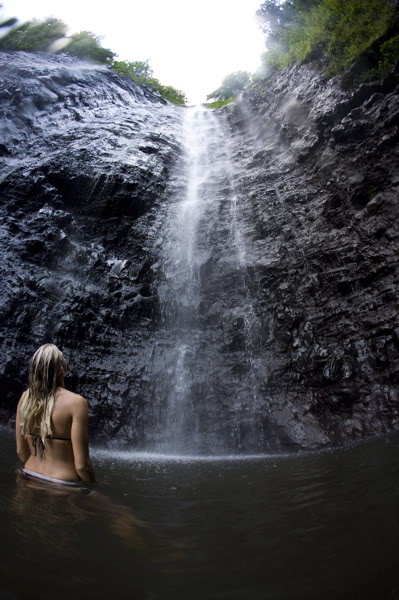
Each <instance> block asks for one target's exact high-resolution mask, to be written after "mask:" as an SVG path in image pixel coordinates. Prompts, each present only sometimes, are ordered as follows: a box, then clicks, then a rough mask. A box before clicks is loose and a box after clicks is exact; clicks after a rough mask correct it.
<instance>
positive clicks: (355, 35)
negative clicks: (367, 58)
mask: <svg viewBox="0 0 399 600" xmlns="http://www.w3.org/2000/svg"><path fill="white" fill-rule="evenodd" d="M257 16H258V19H259V22H260V25H261V27H262V29H263V31H264V32H265V35H266V46H267V47H268V52H266V54H265V62H266V64H268V65H271V66H272V67H277V68H284V67H286V66H288V65H290V64H293V63H295V62H301V61H303V60H305V59H306V58H308V57H310V56H313V55H318V56H323V57H324V59H325V61H326V64H327V74H328V75H334V74H336V73H339V72H342V71H344V70H345V69H347V68H348V67H349V66H350V65H351V64H352V63H353V62H354V61H355V60H356V59H357V58H358V57H359V56H361V55H362V54H363V53H364V52H366V51H367V50H368V49H369V48H370V47H371V46H372V45H374V44H375V43H378V40H381V44H382V43H383V42H385V41H386V40H385V37H384V36H386V35H388V33H389V31H391V30H394V29H395V25H396V27H397V24H398V13H397V10H396V1H395V0H265V1H264V2H263V3H262V5H261V7H260V9H259V10H258V12H257ZM394 33H396V34H397V33H398V31H396V32H394ZM394 45H395V44H394V43H393V46H394ZM382 50H384V49H383V48H382V46H381V51H382ZM388 55H389V56H390V58H391V61H392V60H393V57H394V55H395V52H394V51H393V50H392V48H391V49H389V48H388V49H387V48H386V47H385V58H384V56H383V55H381V56H380V58H381V60H385V62H384V65H385V68H388V69H389V68H391V67H392V62H391V63H389V58H387V57H388ZM395 56H396V55H395ZM396 60H397V59H396ZM388 63H389V65H388ZM379 68H380V71H381V69H382V66H381V65H380V67H379ZM381 72H382V71H381Z"/></svg>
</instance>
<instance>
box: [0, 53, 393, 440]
mask: <svg viewBox="0 0 399 600" xmlns="http://www.w3.org/2000/svg"><path fill="white" fill-rule="evenodd" d="M0 63H1V76H0V77H1V79H0V115H1V132H2V136H1V144H0V156H1V157H2V160H1V180H0V192H1V194H0V215H1V221H0V223H1V225H0V236H1V242H2V243H1V261H2V272H3V279H2V282H3V285H2V291H1V294H0V311H1V317H2V318H1V321H0V336H1V340H0V385H1V390H2V402H1V404H0V420H1V422H3V423H7V422H10V423H11V422H12V420H13V417H14V414H15V406H16V401H17V399H18V397H19V394H20V393H21V392H22V390H23V389H24V387H25V385H26V380H27V364H28V360H29V358H30V356H31V355H32V353H33V352H34V350H35V349H36V348H37V347H38V346H39V345H41V344H43V343H45V342H48V341H53V342H54V343H56V344H57V345H59V346H60V347H61V348H62V349H63V350H64V352H65V355H66V356H67V359H68V362H69V365H70V368H69V373H70V375H69V377H68V380H67V385H68V386H70V387H71V388H72V389H74V390H76V391H78V392H80V393H82V394H84V395H85V396H86V397H87V398H89V400H90V402H91V419H90V422H91V427H92V433H93V434H96V436H97V437H99V438H101V439H107V440H114V441H115V442H116V443H118V444H119V443H122V441H126V442H127V443H128V445H129V447H132V446H135V447H137V446H138V445H142V446H145V445H146V444H147V445H148V444H149V443H151V442H152V441H154V439H155V441H156V440H157V439H158V438H160V439H161V438H162V435H163V431H162V428H163V427H164V423H165V420H164V419H162V418H160V415H162V413H163V412H164V410H165V407H164V406H162V398H161V395H162V390H159V389H158V388H157V385H158V383H159V382H162V377H165V369H167V368H170V369H171V371H173V368H175V365H173V364H168V362H167V360H165V356H166V359H167V357H168V356H169V360H170V362H171V363H173V362H175V358H174V357H175V355H174V354H173V352H172V350H173V345H174V339H173V338H171V337H170V339H167V338H165V336H164V335H163V332H162V327H163V325H162V307H161V306H160V298H162V293H164V292H165V290H164V287H165V285H166V284H165V274H164V273H162V265H161V263H162V261H161V260H160V257H161V256H162V248H163V247H164V246H165V244H166V243H167V240H166V239H165V235H166V229H165V224H166V223H167V221H168V214H169V212H168V211H169V206H170V205H171V203H173V202H175V201H176V200H177V199H178V197H179V194H180V196H181V195H182V194H183V193H184V191H182V190H183V188H184V185H185V184H184V181H183V179H184V178H183V177H182V174H181V169H180V175H179V176H178V175H177V172H178V169H177V170H176V164H179V161H180V159H181V136H182V127H181V122H182V116H183V113H184V111H182V110H181V109H178V108H176V107H172V106H170V105H169V104H165V102H164V101H163V100H162V99H161V98H160V97H159V96H158V95H157V94H155V93H153V92H151V91H149V90H143V89H141V88H139V87H137V86H135V85H134V84H133V83H131V82H129V81H128V80H125V79H121V78H119V77H118V76H117V75H115V74H114V73H112V72H110V71H109V70H107V69H106V68H103V67H95V66H91V65H89V64H87V63H84V62H81V61H79V60H78V59H74V58H70V57H69V58H68V57H67V56H56V57H52V56H49V55H46V54H43V55H41V54H37V55H33V54H25V53H23V52H20V53H12V54H4V53H0ZM398 85H399V79H398V75H397V74H393V75H391V76H390V77H389V78H387V79H386V80H384V81H381V82H376V83H371V84H363V85H360V86H357V87H352V88H350V87H348V85H344V83H343V82H342V81H341V80H340V79H333V80H330V81H328V82H327V81H325V80H324V79H323V77H322V76H321V75H320V72H319V70H318V69H317V66H312V65H304V66H302V67H295V68H291V69H289V70H287V71H285V72H284V73H280V74H277V75H273V76H272V77H271V78H270V79H269V80H267V81H266V82H260V83H259V85H258V87H257V89H255V90H253V91H251V92H249V93H248V94H247V95H245V96H244V98H243V99H242V100H241V101H240V102H237V103H236V104H234V105H231V106H228V107H226V108H225V109H222V110H220V111H215V113H214V114H215V118H217V119H218V121H219V124H220V127H221V129H222V130H223V132H224V136H225V137H223V136H222V137H221V138H220V139H221V140H223V141H222V142H221V143H220V145H221V146H223V147H222V148H221V149H219V150H220V151H219V154H226V160H227V161H228V162H229V164H230V167H229V168H228V169H227V170H226V173H224V171H223V169H221V170H220V172H219V174H218V177H217V178H216V179H215V181H214V182H213V181H212V178H211V179H210V180H209V181H208V184H207V185H208V188H207V189H208V191H209V190H210V191H209V193H211V194H212V195H213V196H212V201H210V202H208V204H207V205H208V206H209V210H211V211H212V210H216V209H215V208H214V207H216V206H219V207H220V212H219V213H218V214H217V215H214V216H213V222H212V223H213V225H212V227H210V224H209V220H207V218H202V219H201V220H200V222H199V225H198V238H197V241H198V240H199V251H200V255H201V256H203V259H201V260H202V263H201V265H200V269H199V273H200V281H199V287H200V292H199V293H200V298H199V302H198V323H199V325H200V328H201V330H200V333H199V335H200V337H201V336H202V337H201V339H200V343H198V344H197V346H195V344H194V346H190V347H196V348H197V349H198V352H197V353H193V354H191V353H190V352H188V353H187V357H186V358H185V360H186V361H187V364H188V368H189V370H190V373H191V374H193V373H194V374H195V376H193V377H192V380H191V394H192V396H191V400H192V403H193V406H194V409H195V419H196V420H195V422H193V430H195V431H196V432H197V433H199V437H200V438H201V439H205V436H206V435H207V434H209V433H212V434H214V435H215V437H216V438H217V437H218V436H219V438H220V439H221V440H223V444H224V446H223V444H221V447H220V448H217V449H216V450H217V451H219V450H220V451H223V450H226V449H228V450H237V449H239V450H241V451H252V450H259V449H261V448H260V447H259V445H258V446H256V445H254V444H253V443H252V445H251V438H253V437H254V436H258V438H259V439H262V440H263V442H262V443H263V444H264V446H263V447H264V448H268V449H271V450H273V449H275V450H277V449H287V448H293V447H294V448H298V447H305V448H317V447H321V446H324V445H329V444H340V443H343V442H345V441H349V440H353V439H359V438H362V437H366V436H369V435H375V434H380V433H382V432H384V431H388V430H390V429H392V428H395V427H397V426H398V425H399V408H398V406H399V404H398V391H397V385H396V384H397V380H398V374H399V330H398V322H397V313H398V304H397V289H398V283H397V282H398V279H397V255H398V246H399V241H398V235H399V232H398V228H399V225H398V218H397V217H398V210H399V209H398V202H397V196H398V194H397V187H398V185H399V175H398V173H399V169H398V150H397V141H398V137H399V134H398V128H399V117H398V115H399V101H398V98H399V96H398V89H399V88H398ZM212 143H213V146H217V145H218V143H217V139H216V138H215V139H214V140H213V142H212ZM215 156H217V153H216V154H215ZM179 177H180V179H179ZM226 177H227V179H228V181H227V180H226ZM171 190H172V191H173V194H174V198H171ZM179 190H180V191H179ZM233 192H234V193H233ZM232 196H234V197H235V198H236V202H237V206H236V208H234V215H235V216H234V219H235V223H236V225H235V226H236V227H237V232H238V233H239V236H240V240H241V241H242V257H241V259H240V260H241V262H242V264H239V262H240V261H238V260H237V248H235V250H234V251H232V248H231V247H230V245H231V244H232V242H231V240H232V214H233V213H232V212H231V197H232ZM216 199H217V202H216V201H215V202H214V201H213V200H216ZM229 199H230V200H229ZM208 200H209V198H208ZM204 214H205V213H204ZM205 216H206V215H205ZM233 233H234V232H233ZM234 236H236V234H235V233H234ZM234 236H233V237H234ZM201 240H202V242H201ZM240 243H241V242H240ZM201 244H202V246H201ZM238 246H240V244H238ZM238 249H239V248H238ZM244 255H245V256H244ZM183 287H184V286H183ZM162 290H163V291H162ZM163 344H164V346H165V347H163ZM165 348H166V350H165ZM169 350H170V352H169ZM202 352H203V354H201V353H202ZM160 356H162V358H160ZM201 356H203V358H202V359H201ZM210 381H212V386H211V385H210ZM233 397H234V399H235V400H234V401H233V400H232V398H233ZM254 399H256V402H255V400H254ZM151 436H152V437H151ZM157 436H158V438H157ZM204 448H205V447H204ZM205 450H206V451H210V450H212V448H205ZM205 450H204V451H205ZM213 450H215V448H213ZM216 450H215V451H216Z"/></svg>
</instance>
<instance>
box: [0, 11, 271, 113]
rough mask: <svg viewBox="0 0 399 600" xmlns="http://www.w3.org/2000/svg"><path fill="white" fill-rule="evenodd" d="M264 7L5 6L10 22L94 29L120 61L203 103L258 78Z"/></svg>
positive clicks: (262, 44)
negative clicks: (237, 77)
mask: <svg viewBox="0 0 399 600" xmlns="http://www.w3.org/2000/svg"><path fill="white" fill-rule="evenodd" d="M261 2H262V0H113V1H112V2H109V1H104V0H63V1H61V0H12V1H10V0H3V12H5V13H6V16H16V17H18V18H20V19H32V18H38V19H41V18H44V17H49V16H55V17H58V18H60V19H62V20H63V21H64V22H65V23H66V24H67V25H69V26H70V31H69V33H74V32H76V31H82V30H88V31H92V32H93V33H95V34H96V35H99V36H103V39H102V44H103V46H105V47H106V48H111V50H113V51H114V52H116V53H117V54H118V57H119V58H120V59H121V60H146V59H149V60H150V64H151V66H152V68H153V70H154V76H155V77H157V78H158V79H159V80H160V81H161V83H163V84H165V85H173V86H175V87H177V88H179V89H181V90H183V91H184V92H185V94H186V95H187V97H188V99H189V102H191V103H193V104H195V103H200V102H204V101H205V99H206V95H207V94H209V93H210V92H212V91H213V90H214V89H216V88H217V87H218V86H219V85H220V84H221V81H222V79H223V77H224V76H225V75H228V74H229V73H231V72H233V71H238V70H247V71H251V72H254V71H255V70H256V69H257V67H258V66H259V64H260V55H261V54H262V52H263V51H264V41H263V35H262V33H261V31H260V30H259V28H258V26H257V24H256V21H255V12H256V10H257V9H258V8H259V6H260V4H261Z"/></svg>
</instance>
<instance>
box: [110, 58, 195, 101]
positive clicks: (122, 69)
mask: <svg viewBox="0 0 399 600" xmlns="http://www.w3.org/2000/svg"><path fill="white" fill-rule="evenodd" d="M111 67H112V69H113V70H114V71H115V72H116V73H118V75H121V76H122V77H130V79H132V80H133V81H134V82H136V83H139V84H140V85H148V86H150V87H151V88H153V89H154V90H156V91H157V92H159V93H160V94H161V96H163V97H164V98H166V100H169V102H172V103H173V104H177V105H178V106H184V105H185V104H187V98H186V96H185V94H184V92H182V91H180V90H177V89H176V88H174V87H172V86H171V85H162V83H161V82H160V81H159V79H156V78H155V77H154V76H153V70H152V68H151V66H150V64H149V61H148V60H145V61H140V60H135V61H124V60H115V61H114V62H113V63H112V65H111Z"/></svg>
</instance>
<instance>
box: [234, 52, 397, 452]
mask: <svg viewBox="0 0 399 600" xmlns="http://www.w3.org/2000/svg"><path fill="white" fill-rule="evenodd" d="M228 118H229V121H230V126H231V131H232V135H233V136H234V141H235V161H236V164H237V173H239V174H240V175H239V182H238V185H239V189H240V195H241V197H242V198H245V201H243V202H242V218H243V221H244V222H245V225H246V229H247V232H248V234H247V235H248V236H249V238H250V239H251V240H252V249H253V265H252V266H253V274H254V277H253V281H254V284H253V285H254V294H256V295H257V297H258V299H259V302H258V303H257V312H258V315H259V318H260V320H261V321H262V322H263V323H264V335H263V341H262V344H261V346H262V349H261V352H262V354H263V356H264V358H265V359H266V362H267V363H268V364H269V369H268V372H267V374H266V376H265V378H264V384H263V391H264V394H265V397H269V398H271V402H270V410H269V414H270V417H271V418H272V419H274V420H276V422H277V423H278V424H280V425H282V426H284V427H285V428H286V429H287V431H288V432H289V436H290V438H291V439H293V440H295V441H297V442H298V443H299V444H300V445H306V446H309V445H318V444H322V443H334V444H335V443H338V444H339V443H342V442H343V441H345V440H352V439H359V438H362V437H364V436H369V435H375V434H380V433H382V432H385V431H388V430H390V429H392V428H395V427H397V426H398V424H399V404H398V388H397V384H398V379H399V329H398V325H399V323H398V299H397V293H398V250H399V222H398V216H399V202H398V200H399V198H398V186H399V168H398V167H399V148H398V140H399V76H398V73H397V72H396V73H393V74H391V75H390V76H389V77H387V78H386V79H385V80H382V81H375V82H372V83H363V84H361V85H353V84H352V85H349V84H348V83H345V80H342V79H341V78H339V77H336V78H334V79H331V80H329V81H327V80H326V79H325V78H323V76H322V75H321V72H320V69H319V67H318V65H316V64H307V65H302V66H295V67H292V68H289V69H287V70H285V71H284V72H282V73H278V74H274V75H272V76H271V77H270V79H269V80H267V81H265V82H260V83H259V84H258V85H257V87H256V88H255V89H254V90H252V91H251V92H248V93H247V94H246V95H245V96H244V98H243V99H242V102H240V103H237V104H236V105H234V106H233V107H232V108H231V110H230V112H229V116H228Z"/></svg>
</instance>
